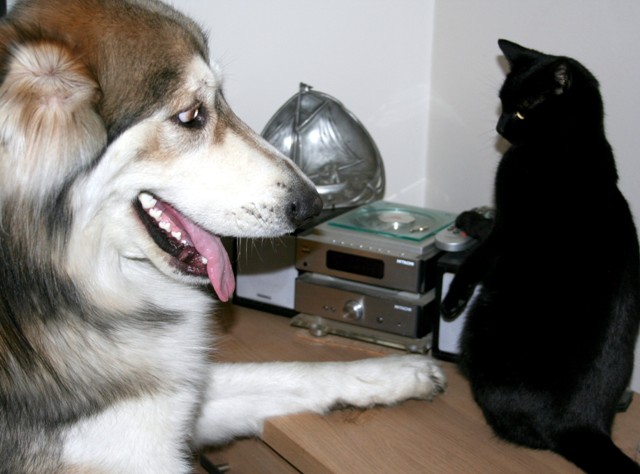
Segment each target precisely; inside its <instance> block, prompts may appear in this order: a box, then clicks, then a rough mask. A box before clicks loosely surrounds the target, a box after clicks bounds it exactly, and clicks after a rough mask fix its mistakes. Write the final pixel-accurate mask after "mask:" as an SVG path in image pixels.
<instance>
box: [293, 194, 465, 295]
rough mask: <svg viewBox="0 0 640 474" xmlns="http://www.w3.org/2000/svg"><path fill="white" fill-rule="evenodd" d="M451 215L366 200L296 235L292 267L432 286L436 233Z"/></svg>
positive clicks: (386, 283) (409, 286) (373, 281)
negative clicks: (294, 257)
mask: <svg viewBox="0 0 640 474" xmlns="http://www.w3.org/2000/svg"><path fill="white" fill-rule="evenodd" d="M454 219H455V215H454V214H450V213H447V212H443V211H435V210H430V209H422V208H417V207H413V206H407V205H403V204H395V203H392V202H388V201H377V202H375V203H372V204H368V205H365V206H362V207H359V208H357V209H354V210H352V211H349V212H347V213H345V214H342V215H340V216H338V217H336V218H334V219H331V220H329V221H327V222H324V223H322V224H320V225H318V226H316V227H314V228H312V229H309V230H308V231H306V232H303V233H302V234H300V235H299V236H298V238H297V240H296V268H297V269H298V270H301V271H303V272H314V273H320V274H324V275H330V276H334V277H337V278H342V279H346V280H351V281H357V282H361V283H366V284H370V285H375V286H379V287H385V288H391V289H396V290H403V291H409V292H414V293H424V292H427V291H429V290H431V289H432V288H434V287H435V284H436V279H437V271H436V259H435V258H433V257H435V256H437V255H439V254H440V250H439V249H438V248H437V247H436V245H435V235H436V234H437V233H438V232H439V231H440V230H442V229H444V228H446V227H448V226H449V225H450V224H451V223H452V222H453V221H454Z"/></svg>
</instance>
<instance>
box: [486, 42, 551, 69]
mask: <svg viewBox="0 0 640 474" xmlns="http://www.w3.org/2000/svg"><path fill="white" fill-rule="evenodd" d="M498 46H499V47H500V50H501V51H502V53H503V54H504V57H505V58H507V61H509V66H510V67H511V69H512V70H513V69H518V68H521V67H528V66H530V65H531V64H533V63H534V62H535V61H537V60H539V59H540V58H542V57H544V56H545V55H544V54H542V53H540V52H539V51H535V50H533V49H529V48H525V47H524V46H520V45H519V44H517V43H514V42H513V41H509V40H506V39H499V40H498Z"/></svg>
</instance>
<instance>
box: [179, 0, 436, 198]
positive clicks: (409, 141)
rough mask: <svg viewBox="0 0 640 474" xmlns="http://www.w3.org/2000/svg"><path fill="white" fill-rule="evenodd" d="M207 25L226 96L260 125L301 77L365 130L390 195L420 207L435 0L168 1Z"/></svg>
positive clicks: (255, 125)
mask: <svg viewBox="0 0 640 474" xmlns="http://www.w3.org/2000/svg"><path fill="white" fill-rule="evenodd" d="M173 4H174V6H176V7H177V8H179V9H181V10H183V11H185V12H188V13H189V14H191V15H193V16H195V18H197V19H198V20H199V21H200V22H201V24H203V25H204V26H205V28H206V29H207V30H208V31H209V32H210V44H211V50H212V55H213V57H214V58H215V59H216V60H218V61H219V62H220V63H222V65H223V67H224V70H225V73H226V83H225V90H226V95H227V99H228V100H229V102H230V104H231V106H232V107H233V108H234V109H235V111H236V113H237V114H238V115H239V116H240V117H241V118H242V119H243V120H245V121H246V122H247V123H248V124H249V125H250V126H251V127H253V128H254V129H256V130H257V131H261V130H262V129H263V128H264V126H265V125H266V123H267V122H268V120H269V119H270V118H271V116H272V115H273V114H274V113H275V112H276V111H277V110H278V108H279V107H280V106H281V105H282V104H284V102H285V101H286V100H288V99H289V98H290V97H291V96H292V95H294V94H295V93H297V91H298V84H299V83H300V82H305V83H308V84H310V85H312V86H314V88H315V89H317V90H319V91H322V92H325V93H327V94H330V95H332V96H334V97H335V98H337V99H338V100H340V101H341V102H342V103H343V104H344V105H345V106H346V107H347V108H348V109H349V110H351V111H352V112H353V113H354V114H355V115H356V117H358V118H359V119H360V120H361V121H362V122H363V124H364V126H365V127H366V128H367V130H368V131H369V132H370V133H371V135H372V136H373V137H374V140H375V141H376V144H377V145H378V148H379V149H380V154H381V155H382V158H383V161H384V162H385V168H386V173H387V177H386V178H387V193H386V197H387V198H388V199H394V200H398V201H400V202H404V203H414V204H416V205H420V204H422V203H423V201H424V196H425V183H426V174H427V161H426V156H427V133H426V131H427V120H428V109H429V102H428V97H429V89H430V84H429V80H430V75H431V71H430V64H431V61H430V56H431V51H432V44H431V38H432V28H431V19H432V18H433V6H434V0H395V1H390V0H349V1H343V0H323V1H322V2H311V1H302V0H269V1H261V0H235V1H232V0H209V1H202V0H176V1H175V2H173Z"/></svg>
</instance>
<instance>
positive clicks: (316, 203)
mask: <svg viewBox="0 0 640 474" xmlns="http://www.w3.org/2000/svg"><path fill="white" fill-rule="evenodd" d="M322 205H323V204H322V198H321V197H320V195H319V194H318V192H317V191H316V190H315V189H306V190H305V191H303V192H300V193H297V194H296V196H294V199H293V200H292V201H291V203H290V204H289V219H290V220H291V222H293V223H294V224H295V226H296V227H298V226H300V225H302V224H303V223H304V222H305V221H307V220H309V219H311V218H312V217H315V216H317V215H318V214H320V211H322Z"/></svg>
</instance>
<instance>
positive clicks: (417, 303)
mask: <svg viewBox="0 0 640 474" xmlns="http://www.w3.org/2000/svg"><path fill="white" fill-rule="evenodd" d="M437 307H438V305H437V301H436V292H435V289H434V290H431V291H429V292H428V293H423V294H419V293H409V292H405V291H397V290H391V289H388V288H381V287H375V286H370V285H364V284H362V283H357V282H351V281H346V280H341V279H338V278H334V277H331V276H327V275H320V274H316V273H305V274H303V275H300V276H299V277H298V278H297V279H296V302H295V308H296V310H297V311H300V312H302V313H307V314H313V315H317V316H321V317H323V318H326V319H330V320H334V321H341V322H344V323H350V324H355V325H358V326H360V327H364V328H369V329H375V330H377V331H384V332H387V333H391V334H397V335H399V336H404V337H410V338H421V337H423V336H425V335H426V334H427V333H428V332H429V329H430V327H431V324H432V319H433V318H434V317H436V316H437V313H438V309H437Z"/></svg>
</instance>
